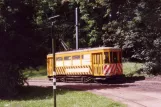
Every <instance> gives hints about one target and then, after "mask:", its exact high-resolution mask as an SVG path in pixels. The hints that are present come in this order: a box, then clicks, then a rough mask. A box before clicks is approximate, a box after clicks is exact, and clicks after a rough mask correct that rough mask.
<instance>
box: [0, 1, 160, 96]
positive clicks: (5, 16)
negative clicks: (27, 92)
mask: <svg viewBox="0 0 161 107" xmlns="http://www.w3.org/2000/svg"><path fill="white" fill-rule="evenodd" d="M75 7H79V28H80V30H79V46H80V47H79V48H85V47H98V46H114V47H120V48H122V49H123V56H124V57H126V58H129V59H131V60H137V61H140V62H145V63H146V64H145V65H146V66H145V67H144V71H146V72H149V73H154V74H158V73H161V71H160V70H161V69H160V68H161V62H160V61H161V51H160V49H161V45H160V44H161V36H160V33H161V21H160V14H161V10H160V8H161V2H160V0H88V1H84V0H62V1H61V0H16V1H11V0H0V49H1V52H0V69H1V72H0V76H1V77H0V81H1V83H2V85H1V86H0V92H3V91H2V90H5V91H6V94H7V92H9V93H12V89H13V90H14V89H16V87H17V86H19V85H22V84H23V80H25V79H24V76H23V75H22V70H24V69H25V68H29V67H33V68H36V67H37V66H38V65H42V64H45V63H46V62H45V58H46V54H47V53H49V52H51V36H53V35H51V21H52V22H53V23H54V36H55V39H56V44H60V41H61V40H63V41H64V42H65V43H66V44H67V45H68V46H69V47H70V48H73V49H74V48H75V42H73V41H75V30H74V23H75V14H74V11H75ZM55 15H60V17H58V18H55V19H53V20H51V21H49V18H50V17H52V16H55ZM60 38H61V39H60ZM56 50H57V51H62V50H63V48H62V46H61V45H56ZM4 78H5V79H4ZM10 78H11V79H13V80H14V81H12V82H14V83H12V82H11V80H10ZM4 81H5V82H4ZM3 82H4V83H3ZM8 84H14V85H13V86H11V87H15V88H9V87H8V88H7V89H6V87H7V86H8ZM3 94H4V93H3ZM0 95H2V94H1V93H0ZM7 95H10V94H7Z"/></svg>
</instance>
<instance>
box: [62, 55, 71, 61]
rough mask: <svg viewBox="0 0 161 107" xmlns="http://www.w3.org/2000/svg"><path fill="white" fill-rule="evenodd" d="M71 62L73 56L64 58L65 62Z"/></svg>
mask: <svg viewBox="0 0 161 107" xmlns="http://www.w3.org/2000/svg"><path fill="white" fill-rule="evenodd" d="M69 60H72V57H71V56H64V61H69Z"/></svg>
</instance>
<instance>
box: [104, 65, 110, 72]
mask: <svg viewBox="0 0 161 107" xmlns="http://www.w3.org/2000/svg"><path fill="white" fill-rule="evenodd" d="M109 66H110V65H106V68H105V69H104V74H105V73H106V72H107V69H108V68H109Z"/></svg>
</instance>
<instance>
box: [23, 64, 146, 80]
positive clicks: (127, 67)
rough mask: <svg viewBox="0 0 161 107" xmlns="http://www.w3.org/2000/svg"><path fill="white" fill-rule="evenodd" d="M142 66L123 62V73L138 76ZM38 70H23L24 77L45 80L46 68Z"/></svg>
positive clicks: (42, 67)
mask: <svg viewBox="0 0 161 107" xmlns="http://www.w3.org/2000/svg"><path fill="white" fill-rule="evenodd" d="M142 66H143V64H142V63H135V62H125V63H123V73H124V74H125V75H126V76H133V75H139V74H138V73H137V71H138V70H139V69H141V68H142ZM38 69H39V70H38V71H37V70H34V69H26V70H24V75H25V77H28V78H30V79H32V78H34V79H45V78H47V71H46V67H44V66H41V67H39V68H38Z"/></svg>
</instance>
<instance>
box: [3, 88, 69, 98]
mask: <svg viewBox="0 0 161 107" xmlns="http://www.w3.org/2000/svg"><path fill="white" fill-rule="evenodd" d="M68 91H69V90H67V89H66V90H62V89H57V92H56V94H57V95H63V94H65V93H67V92H68ZM52 97H53V87H52V86H48V87H42V86H23V87H20V88H19V93H18V95H17V96H14V97H10V98H3V99H2V100H12V101H16V100H17V101H21V100H43V99H50V98H52Z"/></svg>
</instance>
